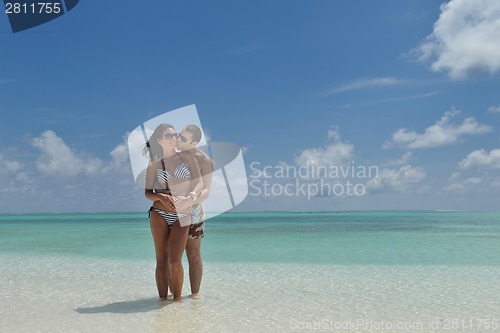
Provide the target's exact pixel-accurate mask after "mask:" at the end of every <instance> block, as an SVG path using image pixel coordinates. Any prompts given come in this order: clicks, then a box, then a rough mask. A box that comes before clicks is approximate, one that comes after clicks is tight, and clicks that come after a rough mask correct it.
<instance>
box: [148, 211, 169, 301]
mask: <svg viewBox="0 0 500 333" xmlns="http://www.w3.org/2000/svg"><path fill="white" fill-rule="evenodd" d="M149 221H150V222H149V224H150V226H151V234H152V235H153V241H154V245H155V253H156V271H155V276H156V287H157V288H158V296H159V297H160V298H161V299H167V296H168V285H169V270H168V234H169V228H168V225H167V223H166V222H165V220H164V219H163V218H162V217H161V216H160V215H159V214H158V213H157V212H155V211H154V210H152V211H151V218H150V220H149Z"/></svg>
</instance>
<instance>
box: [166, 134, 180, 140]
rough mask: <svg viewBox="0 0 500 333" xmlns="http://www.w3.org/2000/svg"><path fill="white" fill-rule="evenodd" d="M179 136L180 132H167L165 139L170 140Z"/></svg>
mask: <svg viewBox="0 0 500 333" xmlns="http://www.w3.org/2000/svg"><path fill="white" fill-rule="evenodd" d="M178 136H179V134H178V133H167V134H165V139H167V140H170V139H172V138H177V137H178Z"/></svg>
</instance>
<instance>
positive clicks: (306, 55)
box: [0, 0, 500, 213]
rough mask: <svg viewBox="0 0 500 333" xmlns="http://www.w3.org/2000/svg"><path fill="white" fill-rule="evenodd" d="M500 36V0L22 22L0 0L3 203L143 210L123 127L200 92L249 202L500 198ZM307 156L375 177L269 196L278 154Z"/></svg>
mask: <svg viewBox="0 0 500 333" xmlns="http://www.w3.org/2000/svg"><path fill="white" fill-rule="evenodd" d="M499 35H500V3H499V2H498V1H496V0H478V1H467V0H451V1H449V2H445V3H443V4H440V3H439V2H436V1H430V0H419V1H396V0H391V1H389V0H380V1H364V2H361V3H360V2H353V1H289V0H287V1H273V2H268V1H252V2H234V1H216V2H206V3H197V2H192V1H184V2H169V1H165V2H146V3H141V4H140V5H139V4H138V3H137V2H132V1H120V2H119V5H116V3H113V2H102V1H93V0H87V1H81V2H80V3H79V4H78V6H76V7H75V8H74V9H73V10H72V11H71V12H69V13H67V14H66V15H64V16H62V17H60V18H58V19H56V20H54V21H51V22H48V23H47V24H44V25H41V26H38V27H35V28H32V29H30V30H27V31H23V32H19V33H15V34H14V33H12V32H11V30H10V26H9V23H8V19H7V16H6V15H5V14H0V41H1V43H0V45H1V46H0V47H1V52H0V114H1V121H0V130H1V132H0V185H1V186H0V213H22V212H68V211H69V212H71V211H76V212H94V211H145V210H147V208H148V202H147V201H146V200H145V199H144V198H143V193H142V191H141V190H140V189H139V188H137V187H136V186H134V185H133V177H132V174H131V171H130V165H129V162H128V156H127V151H126V136H127V134H128V133H129V132H130V131H131V130H132V129H134V128H135V127H136V126H138V125H139V124H141V123H142V122H144V121H146V120H148V119H150V118H152V117H155V116H158V115H160V114H163V113H165V112H167V111H169V110H173V109H176V108H179V107H183V106H186V105H190V104H196V106H197V109H198V114H199V116H200V119H201V122H202V124H203V127H204V130H205V132H206V134H208V136H209V138H210V140H211V141H229V142H233V143H236V144H238V145H239V146H241V147H242V148H243V151H244V158H245V162H246V165H247V173H248V176H249V181H252V180H253V181H254V183H253V184H254V186H252V187H251V188H250V193H249V195H248V197H247V199H246V200H245V202H244V203H242V204H241V205H240V206H239V207H238V209H240V210H273V209H277V210H343V209H497V208H498V197H499V196H498V194H499V192H500V91H499V88H500V79H499V78H500V76H499V75H500V73H499V70H500V47H499V46H498V45H499V44H498V36H499ZM251 163H254V164H253V166H254V167H253V168H250V165H251ZM312 165H313V166H319V165H322V166H327V167H329V168H331V167H338V168H340V167H341V166H342V167H347V166H349V165H350V166H358V167H368V166H375V167H377V169H378V174H377V177H367V178H363V177H351V178H356V179H350V180H351V181H352V182H354V183H356V184H360V186H362V187H363V189H364V190H365V191H364V193H363V195H359V196H358V195H355V196H348V195H337V194H334V195H330V194H331V193H330V194H325V193H321V194H319V195H313V196H312V197H309V198H305V197H304V196H303V195H302V194H299V195H285V194H280V193H278V192H279V190H280V189H283V188H284V186H285V185H286V184H295V186H296V185H297V183H295V179H292V178H291V177H287V178H285V177H281V178H280V177H277V176H276V175H272V177H271V179H268V180H269V182H271V183H272V184H274V186H275V189H276V190H277V191H275V193H271V194H270V195H264V193H262V192H263V191H261V193H258V192H259V191H258V190H257V189H260V190H263V187H262V186H263V182H262V181H263V180H265V179H264V178H263V177H262V176H263V175H262V173H260V174H259V171H262V169H263V168H264V167H265V166H269V168H268V169H267V170H274V171H277V170H279V168H280V167H283V166H287V167H289V168H290V167H295V168H300V167H301V166H303V167H306V168H310V167H311V166H312ZM256 166H258V167H256ZM256 169H257V170H256ZM327 178H328V179H325V182H330V184H331V185H333V184H337V183H339V184H342V183H343V182H344V181H345V179H338V178H337V179H333V178H334V177H331V176H330V177H327ZM300 181H301V182H303V183H308V184H312V183H314V182H316V183H318V181H320V179H315V180H311V179H300ZM290 186H292V185H290ZM289 188H290V189H291V187H289Z"/></svg>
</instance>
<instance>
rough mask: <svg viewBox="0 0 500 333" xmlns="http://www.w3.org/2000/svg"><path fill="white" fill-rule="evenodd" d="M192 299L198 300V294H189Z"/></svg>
mask: <svg viewBox="0 0 500 333" xmlns="http://www.w3.org/2000/svg"><path fill="white" fill-rule="evenodd" d="M191 298H192V299H199V298H200V293H192V294H191Z"/></svg>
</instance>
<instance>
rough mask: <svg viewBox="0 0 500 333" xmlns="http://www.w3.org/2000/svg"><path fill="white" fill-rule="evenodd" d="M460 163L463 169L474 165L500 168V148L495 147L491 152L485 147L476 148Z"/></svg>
mask: <svg viewBox="0 0 500 333" xmlns="http://www.w3.org/2000/svg"><path fill="white" fill-rule="evenodd" d="M458 165H459V167H460V168H461V169H470V168H474V167H486V168H493V169H500V149H493V150H491V151H490V152H487V151H486V150H484V149H480V150H475V151H473V152H472V153H470V154H469V155H467V157H466V158H464V159H463V160H462V161H461V162H460V163H459V164H458Z"/></svg>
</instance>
